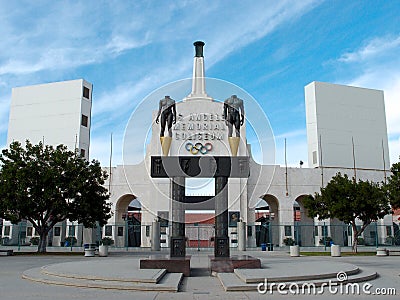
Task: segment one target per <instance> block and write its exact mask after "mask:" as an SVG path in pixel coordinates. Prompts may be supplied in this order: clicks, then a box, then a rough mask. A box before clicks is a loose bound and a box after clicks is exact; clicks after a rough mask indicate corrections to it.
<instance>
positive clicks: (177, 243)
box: [170, 177, 186, 257]
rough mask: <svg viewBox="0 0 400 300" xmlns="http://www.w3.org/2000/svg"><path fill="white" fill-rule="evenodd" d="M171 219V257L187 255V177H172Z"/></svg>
mask: <svg viewBox="0 0 400 300" xmlns="http://www.w3.org/2000/svg"><path fill="white" fill-rule="evenodd" d="M170 195H171V197H170V198H171V220H172V230H171V231H172V232H171V238H170V254H171V257H185V256H186V244H185V242H186V241H185V211H184V205H183V201H184V199H185V178H184V177H173V178H171V192H170Z"/></svg>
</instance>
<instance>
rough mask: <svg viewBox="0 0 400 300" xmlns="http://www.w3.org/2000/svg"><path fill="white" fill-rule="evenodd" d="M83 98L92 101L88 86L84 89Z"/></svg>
mask: <svg viewBox="0 0 400 300" xmlns="http://www.w3.org/2000/svg"><path fill="white" fill-rule="evenodd" d="M83 97H85V98H86V99H90V90H89V89H88V88H87V87H86V86H84V87H83Z"/></svg>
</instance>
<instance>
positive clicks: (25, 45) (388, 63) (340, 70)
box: [0, 0, 400, 166]
mask: <svg viewBox="0 0 400 300" xmlns="http://www.w3.org/2000/svg"><path fill="white" fill-rule="evenodd" d="M399 15H400V1H397V0H395V1H305V0H304V1H296V0H293V1H251V2H248V1H5V0H1V1H0V37H1V38H0V48H1V51H0V148H3V147H4V146H5V144H6V136H7V126H8V114H9V105H10V99H11V89H12V88H13V87H17V86H24V85H32V84H39V83H46V82H54V81H62V80H71V79H78V78H84V79H86V80H88V81H90V82H91V83H93V84H94V91H93V111H92V118H93V119H92V133H91V137H92V141H91V152H90V153H91V158H97V159H99V160H100V161H101V162H102V164H103V165H108V159H109V158H108V157H109V148H110V147H109V140H110V133H111V132H113V135H114V157H113V162H114V165H115V164H119V163H122V157H121V153H122V140H123V134H124V130H125V126H126V124H127V122H128V120H129V117H130V115H131V113H132V111H133V110H134V108H135V107H136V106H137V105H138V103H140V101H141V100H142V99H143V98H144V97H145V96H146V95H148V94H149V93H151V92H152V91H154V90H155V89H157V88H158V87H160V86H162V85H164V84H167V83H169V82H172V81H175V80H179V79H184V78H188V77H190V76H191V74H192V63H193V60H192V58H193V54H194V50H193V45H192V43H193V42H194V41H196V40H203V41H205V42H206V46H205V64H206V76H207V77H213V78H218V79H223V80H226V81H229V82H232V83H234V84H236V85H238V86H240V87H241V88H243V89H244V90H246V91H247V92H248V93H249V94H251V95H252V96H253V97H254V98H255V99H257V100H258V101H259V103H260V104H261V106H262V108H263V109H264V112H265V113H266V115H267V116H268V118H269V120H270V123H271V126H272V129H273V131H274V133H275V137H276V147H277V148H276V162H277V163H278V164H283V163H284V150H283V148H284V146H283V145H284V138H286V139H287V145H288V151H287V158H288V162H289V164H290V165H293V166H297V165H298V162H299V161H300V160H303V161H307V140H306V125H305V106H304V86H305V85H307V84H308V83H310V82H311V81H325V82H331V83H339V84H349V85H354V86H361V87H366V88H373V89H381V90H384V92H385V104H386V114H387V125H388V134H389V149H390V156H391V163H393V162H397V161H398V159H399V155H400V99H399V95H400V26H399V20H400V19H399Z"/></svg>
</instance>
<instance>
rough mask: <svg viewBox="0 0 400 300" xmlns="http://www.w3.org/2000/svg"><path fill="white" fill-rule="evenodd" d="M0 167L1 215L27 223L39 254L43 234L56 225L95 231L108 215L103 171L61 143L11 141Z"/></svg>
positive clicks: (43, 250)
mask: <svg viewBox="0 0 400 300" xmlns="http://www.w3.org/2000/svg"><path fill="white" fill-rule="evenodd" d="M0 168H1V169H0V217H3V218H4V219H7V220H10V221H11V222H13V223H14V224H16V223H18V222H19V221H21V220H23V219H25V220H28V221H30V222H31V223H32V225H33V227H34V228H35V229H36V232H37V233H38V234H39V236H40V241H39V245H38V252H46V241H47V235H48V233H49V231H50V230H51V229H52V228H53V226H54V225H55V224H56V223H58V222H61V221H64V220H66V219H69V220H71V221H78V222H79V223H82V224H83V225H84V226H86V227H94V226H95V225H96V222H97V221H98V222H99V223H100V225H104V224H105V223H106V222H107V219H108V218H109V217H110V216H111V214H110V211H111V204H109V203H107V200H108V198H109V194H108V191H107V189H106V188H104V186H103V184H104V181H105V180H106V179H107V174H106V172H104V171H102V169H101V167H100V163H99V162H98V161H95V160H93V161H92V162H89V161H87V160H85V159H84V158H82V157H80V156H79V155H77V154H76V153H74V152H72V151H68V150H67V148H66V147H65V146H64V145H59V146H57V147H56V148H53V147H52V146H44V145H43V144H42V143H39V144H38V145H32V144H31V143H30V142H29V141H27V142H26V147H25V148H23V147H22V146H21V144H20V143H19V142H13V143H12V144H11V145H10V147H9V149H5V150H3V151H2V154H0Z"/></svg>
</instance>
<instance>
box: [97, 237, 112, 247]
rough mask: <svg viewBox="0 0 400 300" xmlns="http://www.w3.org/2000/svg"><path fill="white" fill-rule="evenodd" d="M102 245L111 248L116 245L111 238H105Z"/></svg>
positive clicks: (101, 242)
mask: <svg viewBox="0 0 400 300" xmlns="http://www.w3.org/2000/svg"><path fill="white" fill-rule="evenodd" d="M100 245H104V246H111V245H114V240H113V239H112V238H110V237H107V236H106V237H103V238H102V239H101V241H100Z"/></svg>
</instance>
